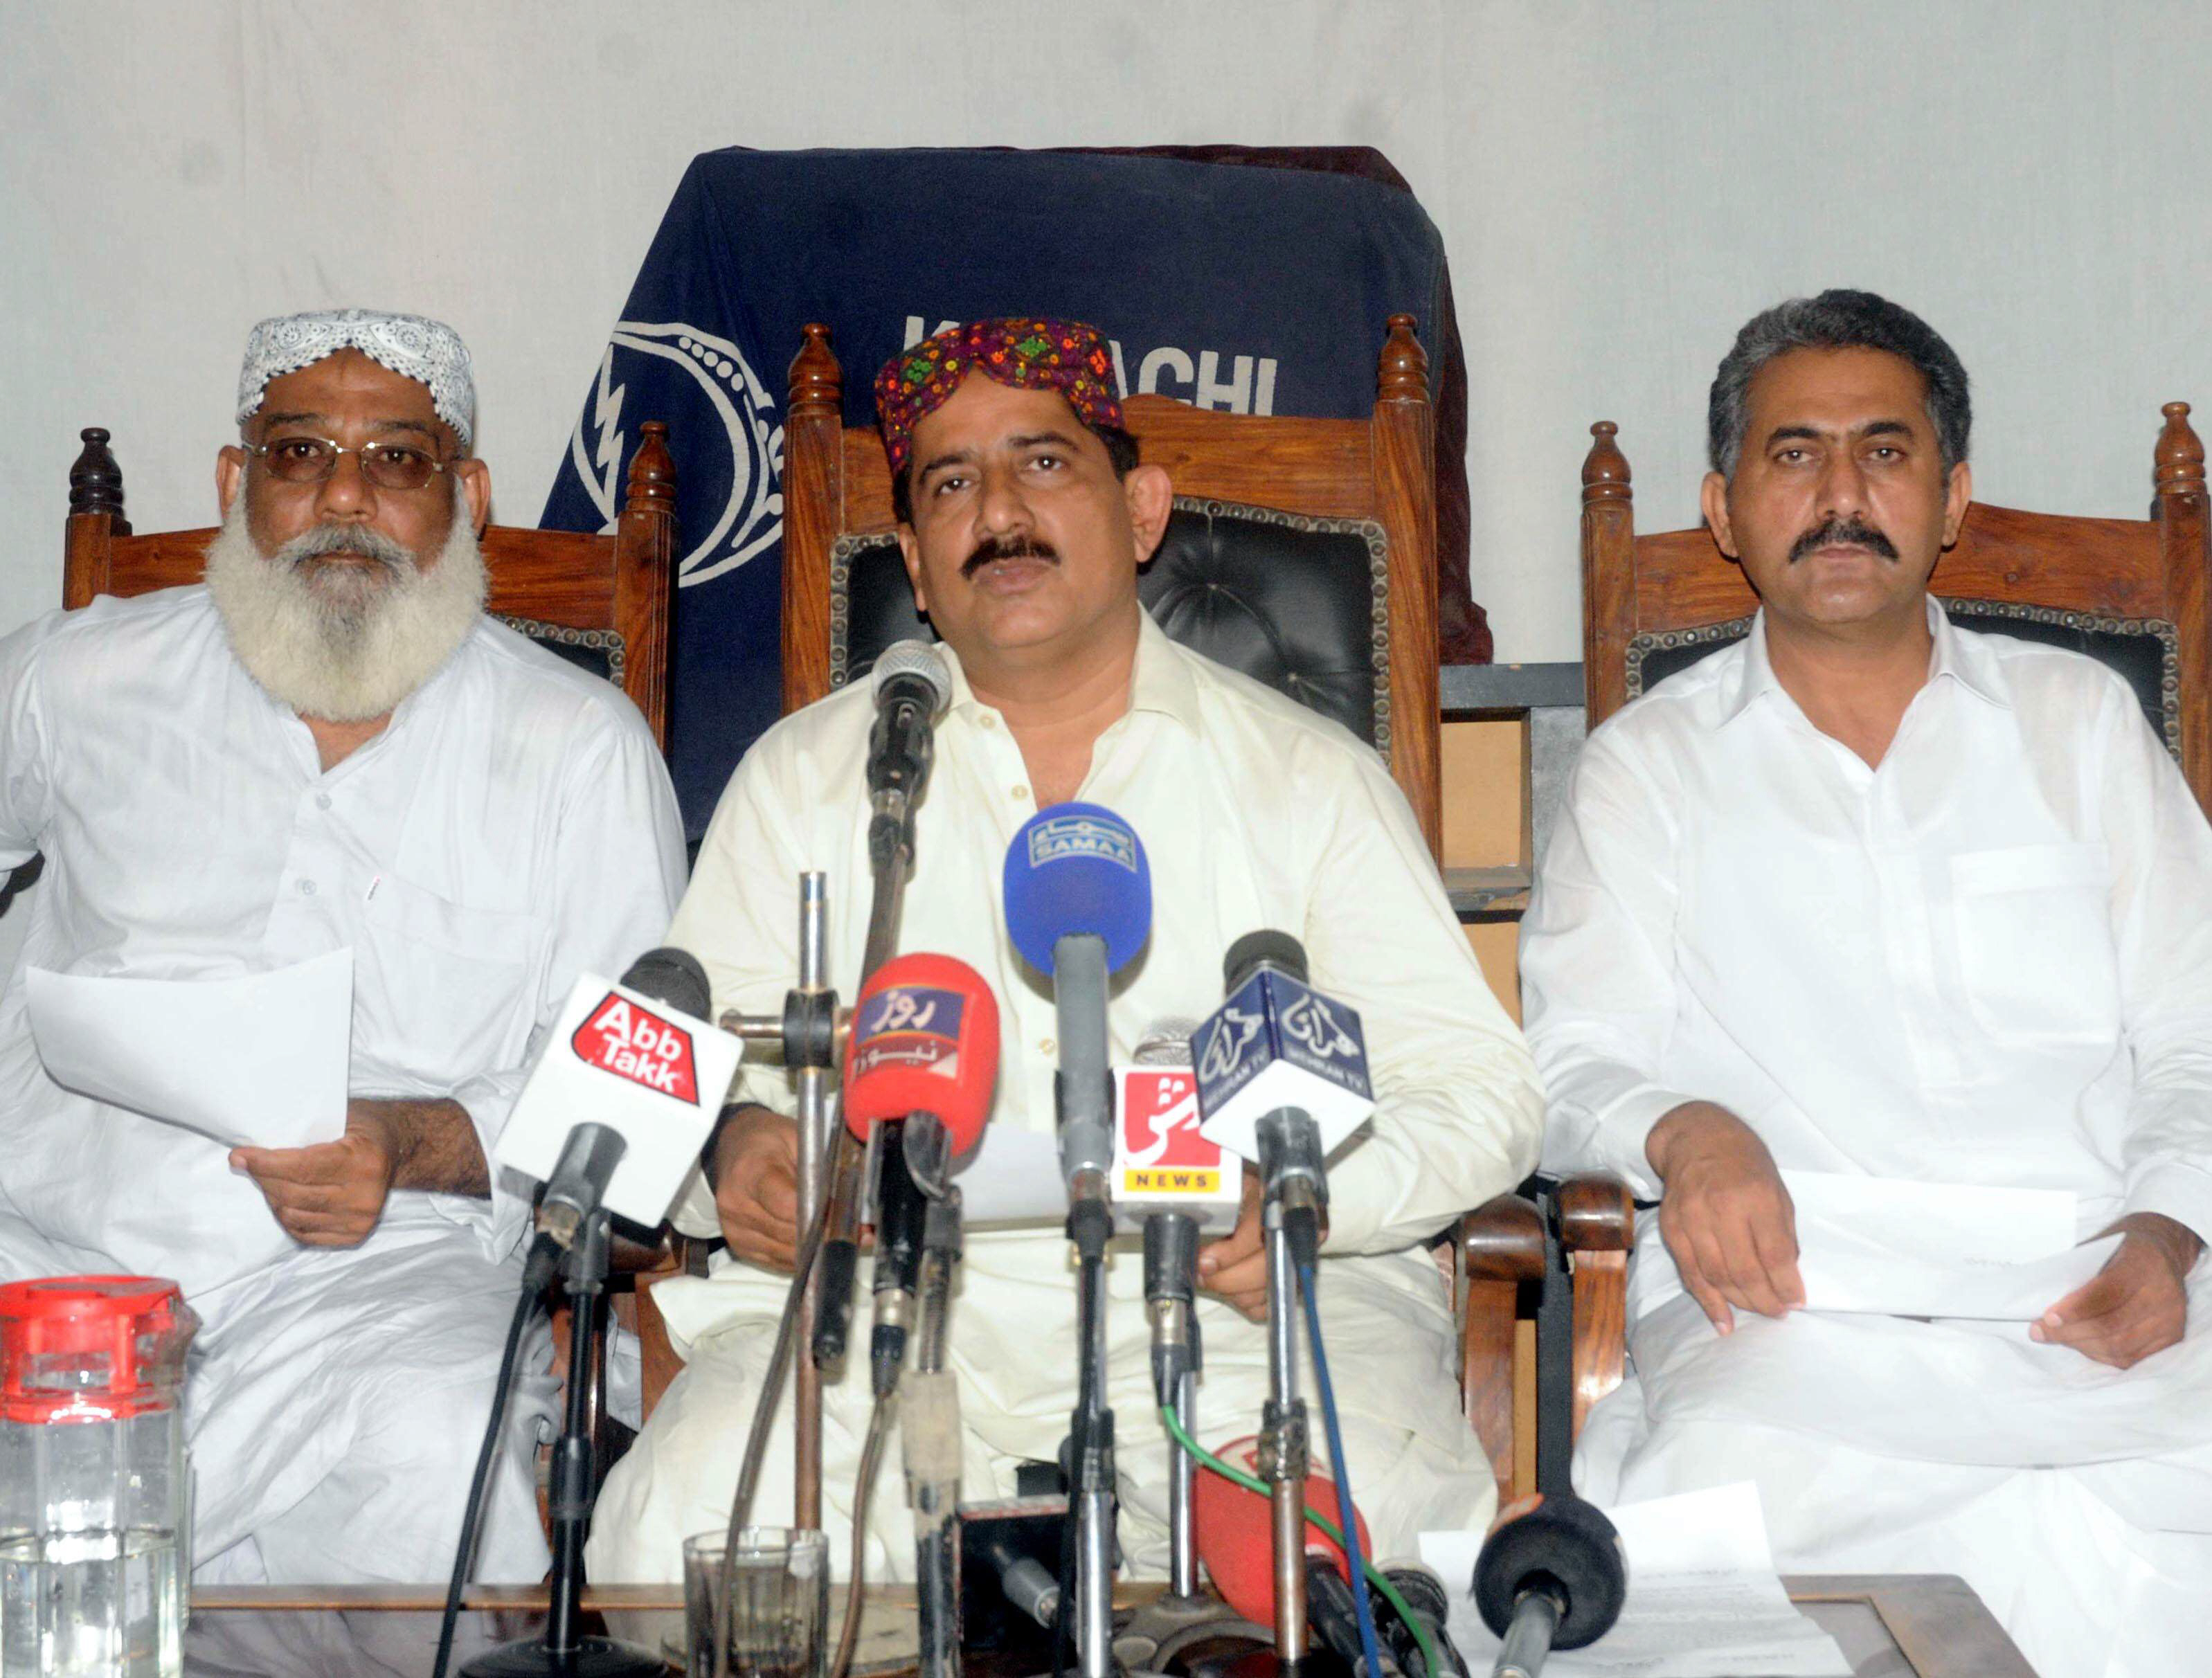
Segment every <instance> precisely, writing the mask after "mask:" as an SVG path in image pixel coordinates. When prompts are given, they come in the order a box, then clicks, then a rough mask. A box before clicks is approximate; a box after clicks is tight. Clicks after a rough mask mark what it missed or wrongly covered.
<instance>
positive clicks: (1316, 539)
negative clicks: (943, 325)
mask: <svg viewBox="0 0 2212 1678" xmlns="http://www.w3.org/2000/svg"><path fill="white" fill-rule="evenodd" d="M842 388H843V377H842V373H841V372H840V370H839V368H838V365H837V359H836V356H835V355H833V354H832V353H831V351H830V348H829V329H828V328H827V327H826V326H820V325H811V326H809V327H807V328H806V329H805V343H804V344H803V345H802V346H801V347H800V350H799V355H798V356H797V358H796V359H795V360H794V361H793V362H792V364H791V405H790V407H789V409H788V410H787V420H786V423H785V429H784V452H785V465H784V479H783V489H784V546H783V567H784V583H783V702H784V708H785V709H786V710H792V709H795V708H797V707H799V706H800V705H804V704H807V703H809V702H811V701H813V700H816V699H818V698H820V697H821V696H823V695H824V694H826V693H828V692H829V690H831V689H832V688H833V687H836V686H838V685H840V684H842V683H844V682H846V681H848V680H850V679H852V678H854V677H857V676H859V675H860V674H862V673H863V672H865V671H866V669H867V668H868V666H869V665H870V664H871V663H872V661H873V660H874V657H875V654H877V653H878V652H880V651H881V650H882V649H883V647H885V646H887V645H889V644H890V642H891V641H895V640H897V639H898V638H900V637H901V636H902V635H915V634H917V633H922V634H926V633H927V626H926V625H924V624H923V623H922V622H921V619H920V618H918V617H916V616H915V611H914V599H913V595H912V593H911V592H910V591H909V590H908V586H907V581H906V575H905V572H904V570H903V568H902V566H901V565H900V562H899V559H898V550H897V544H896V538H895V535H894V531H895V524H894V520H893V518H892V514H891V494H890V469H889V467H888V466H887V465H886V464H885V462H884V451H883V445H882V442H881V441H880V440H879V439H878V436H877V435H876V433H875V431H874V430H872V429H866V428H858V429H852V430H847V429H845V428H844V424H843V418H842ZM1126 413H1127V420H1128V426H1129V429H1130V431H1131V432H1132V433H1133V435H1135V437H1136V438H1137V441H1138V446H1139V450H1140V452H1141V454H1142V457H1143V459H1145V460H1146V461H1147V462H1150V463H1152V464H1155V465H1162V466H1164V467H1166V468H1167V470H1168V471H1169V472H1170V475H1171V476H1172V477H1173V478H1174V480H1175V486H1176V514H1175V516H1174V518H1173V520H1170V526H1169V533H1168V537H1167V538H1166V539H1165V540H1164V542H1163V543H1162V544H1161V550H1160V552H1159V554H1158V555H1157V556H1155V557H1154V558H1153V559H1152V561H1151V562H1150V563H1149V564H1148V565H1147V566H1146V570H1145V574H1144V575H1143V577H1142V578H1141V579H1140V581H1139V593H1141V594H1142V595H1143V597H1144V599H1145V602H1146V606H1147V607H1148V608H1149V609H1150V610H1151V611H1152V614H1153V616H1154V617H1156V618H1158V620H1159V622H1160V623H1161V625H1162V627H1163V628H1164V629H1166V630H1167V632H1168V633H1169V634H1170V635H1172V636H1174V637H1175V638H1176V640H1177V641H1182V643H1184V644H1185V645H1188V646H1192V647H1196V648H1197V649H1198V650H1199V651H1200V652H1203V653H1205V654H1207V655H1208V656H1209V657H1212V658H1214V659H1217V660H1219V661H1220V662H1222V663H1224V664H1226V665H1229V666H1231V667H1232V668H1236V669H1239V670H1243V671H1244V672H1246V673H1248V674H1249V675H1253V676H1255V677H1257V678H1260V679H1261V680H1262V681H1266V682H1268V683H1269V684H1272V685H1273V686H1275V687H1277V688H1279V689H1280V690H1282V691H1283V692H1285V693H1287V694H1289V695H1290V696H1291V697H1293V698H1295V699H1297V700H1299V701H1301V702H1304V703H1306V704H1309V705H1311V706H1312V707H1313V708H1315V709H1316V710H1318V711H1320V712H1322V714H1325V715H1329V716H1334V717H1335V718H1337V719H1338V720H1340V721H1342V722H1344V723H1345V724H1346V726H1347V727H1350V728H1352V730H1353V732H1354V733H1359V734H1361V735H1362V736H1363V737H1364V738H1365V739H1368V740H1370V742H1371V743H1373V744H1374V745H1376V748H1377V749H1378V750H1380V751H1383V754H1384V756H1385V757H1387V758H1388V760H1389V763H1390V768H1391V773H1392V774H1393V775H1395V777H1396V779H1397V781H1398V784H1399V786H1400V787H1401V788H1402V789H1403V790H1404V792H1405V793H1406V797H1407V800H1408V802H1410V803H1411V804H1412V806H1413V811H1414V813H1415V814H1416V815H1417V816H1418V817H1419V819H1420V822H1421V826H1422V831H1423V832H1424V833H1425V835H1426V836H1427V838H1428V842H1429V847H1430V849H1431V851H1432V852H1433V851H1435V850H1436V848H1437V843H1438V837H1439V830H1440V825H1441V820H1442V816H1441V808H1442V806H1441V794H1440V792H1439V788H1438V782H1437V752H1438V737H1437V567H1436V501H1435V494H1436V474H1435V471H1434V449H1435V441H1434V436H1433V421H1432V416H1431V407H1430V401H1429V388H1428V361H1427V357H1426V356H1425V354H1424V353H1423V352H1422V350H1421V346H1420V344H1419V340H1418V339H1417V338H1416V337H1415V336H1414V332H1413V317H1412V316H1410V315H1393V316H1391V317H1390V321H1389V332H1388V337H1387V338H1386V340H1385V342H1384V344H1383V353H1382V356H1381V362H1380V368H1379V371H1378V375H1377V381H1376V403H1375V408H1374V411H1373V413H1372V415H1371V416H1370V417H1369V418H1366V419H1351V420H1328V419H1299V418H1291V417H1285V416H1270V415H1244V414H1230V413H1220V412H1213V411H1210V410H1203V409H1198V408H1193V407H1190V406H1188V405H1187V404H1183V403H1180V402H1175V401H1170V400H1169V399H1167V398H1164V397H1154V396H1138V397H1133V398H1131V399H1130V400H1129V401H1128V403H1127V404H1126Z"/></svg>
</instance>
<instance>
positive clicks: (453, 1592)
mask: <svg viewBox="0 0 2212 1678" xmlns="http://www.w3.org/2000/svg"><path fill="white" fill-rule="evenodd" d="M530 1259H531V1262H530V1263H529V1264H528V1265H527V1266H526V1267H525V1268H524V1271H523V1282H524V1286H523V1287H522V1290H521V1292H520V1293H519V1294H518V1295H517V1296H516V1298H515V1301H514V1316H513V1319H512V1320H511V1321H509V1322H508V1323H507V1349H506V1350H505V1351H503V1352H501V1353H500V1358H499V1386H498V1389H497V1390H496V1391H495V1392H494V1393H493V1395H492V1401H491V1420H489V1422H487V1423H486V1424H485V1425H484V1436H483V1447H482V1449H480V1450H478V1451H477V1471H476V1474H475V1475H474V1477H473V1478H471V1480H470V1481H469V1505H468V1508H467V1510H466V1511H465V1512H464V1513H463V1514H462V1516H461V1541H460V1542H459V1544H458V1545H456V1546H455V1547H454V1550H453V1578H451V1579H450V1580H448V1581H447V1584H446V1611H445V1613H444V1614H443V1615H442V1616H441V1618H440V1619H439V1621H438V1659H437V1663H436V1664H435V1665H434V1666H433V1667H432V1668H431V1669H430V1678H446V1668H447V1663H449V1662H451V1661H452V1659H453V1628H454V1626H456V1625H457V1624H458V1623H459V1620H460V1614H461V1593H462V1592H463V1591H464V1590H466V1589H467V1588H468V1579H469V1563H470V1560H471V1558H472V1557H473V1556H474V1554H475V1552H476V1547H477V1523H478V1522H479V1520H480V1519H481V1518H482V1517H483V1496H484V1486H485V1485H486V1484H487V1483H488V1482H489V1480H490V1479H491V1465H492V1459H493V1458H494V1457H495V1456H498V1455H499V1435H500V1429H501V1426H503V1425H504V1424H505V1422H506V1420H507V1389H508V1386H509V1383H512V1382H513V1379H514V1360H515V1358H516V1356H517V1355H518V1354H519V1353H520V1351H521V1349H522V1335H523V1331H524V1330H525V1329H526V1328H529V1326H530V1321H531V1319H532V1317H534V1316H537V1315H538V1301H539V1299H540V1298H543V1297H544V1292H545V1283H544V1280H538V1277H539V1274H540V1268H541V1267H540V1264H539V1249H536V1248H533V1249H532V1252H531V1255H530ZM533 1281H536V1282H537V1285H536V1286H531V1284H532V1282H533Z"/></svg>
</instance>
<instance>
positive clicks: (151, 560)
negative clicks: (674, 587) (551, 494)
mask: <svg viewBox="0 0 2212 1678" xmlns="http://www.w3.org/2000/svg"><path fill="white" fill-rule="evenodd" d="M641 430H642V433H643V441H641V443H640V444H639V446H638V450H637V453H636V454H635V456H633V457H632V459H631V460H630V467H629V492H628V494H627V495H625V496H624V497H623V510H622V516H621V519H620V520H619V521H618V522H617V526H616V527H615V530H614V532H613V533H612V534H611V535H605V536H594V535H590V534H581V533H578V532H572V531H555V530H526V529H520V528H516V527H513V526H505V525H493V526H490V527H489V528H488V529H487V530H486V531H485V532H484V533H483V556H484V565H485V568H486V569H487V570H488V571H489V573H490V580H491V593H490V598H489V600H488V601H487V603H486V609H487V610H488V611H491V612H493V613H494V614H495V615H496V616H498V617H501V618H503V619H504V620H506V622H507V623H509V624H510V625H512V626H513V628H515V629H519V630H520V631H521V632H522V633H523V634H525V635H528V636H530V637H531V638H532V640H534V641H540V642H542V643H544V645H546V646H547V647H550V648H551V650H553V651H554V652H556V653H558V654H562V656H564V657H567V658H568V659H570V660H573V661H574V662H575V663H577V664H580V665H581V666H584V667H585V668H586V669H590V670H592V671H593V672H595V673H597V674H599V675H603V676H605V677H606V678H608V679H609V680H611V681H612V682H614V683H615V684H617V686H619V687H620V688H621V689H622V690H623V692H625V693H627V694H628V695H629V696H630V698H631V699H632V700H633V701H635V703H636V705H637V708H638V709H639V710H641V711H642V712H644V713H645V720H647V722H649V723H650V724H652V725H653V738H654V739H657V740H659V742H660V744H661V745H662V747H663V748H664V749H665V747H666V746H667V744H668V620H669V589H670V586H671V581H670V580H671V575H672V574H673V571H674V555H675V548H676V465H675V462H674V460H673V459H672V458H671V456H670V454H669V452H668V428H667V427H666V426H665V425H663V424H662V423H659V421H657V420H654V421H648V422H647V423H646V424H645V425H644V426H643V427H642V428H641ZM81 435H82V438H83V441H84V450H83V453H81V454H79V455H78V456H77V459H76V465H73V466H71V467H70V475H69V477H70V497H69V505H70V510H69V525H68V529H67V534H66V538H65V543H64V556H63V567H62V604H63V605H64V606H66V607H68V608H69V609H70V610H71V611H75V610H76V608H77V607H79V606H82V605H89V604H90V603H91V601H92V599H93V597H94V595H96V594H115V595H121V596H125V597H128V596H131V595H133V594H144V593H150V592H151V591H152V590H154V589H157V588H173V587H177V586H178V585H179V584H181V583H194V582H197V581H199V580H200V572H201V570H202V568H203V567H204V562H205V559H206V554H207V545H208V544H209V543H210V542H211V541H213V540H214V539H215V535H216V532H214V531H213V530H211V529H210V530H179V531H164V532H160V533H159V534H153V535H146V536H138V535H134V534H133V533H132V532H131V521H130V520H129V519H128V518H127V517H125V514H124V508H123V473H122V470H121V468H120V467H118V465H116V461H115V456H114V454H113V453H112V451H111V450H110V449H109V447H108V434H107V433H106V431H104V430H102V429H100V428H99V427H97V426H94V427H90V428H88V429H86V430H85V431H84V432H83V433H82V434H81Z"/></svg>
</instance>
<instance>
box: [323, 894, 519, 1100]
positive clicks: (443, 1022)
mask: <svg viewBox="0 0 2212 1678" xmlns="http://www.w3.org/2000/svg"><path fill="white" fill-rule="evenodd" d="M363 919H364V921H365V922H366V925H367V929H368V938H367V943H368V951H367V952H366V953H367V955H368V960H369V963H370V964H372V965H373V966H374V979H373V981H372V982H369V983H368V984H364V983H362V980H361V979H360V978H359V977H356V989H355V999H354V1006H355V1031H356V1042H355V1054H356V1061H368V1063H369V1065H370V1067H380V1068H382V1069H384V1070H386V1071H388V1072H391V1073H397V1074H399V1075H401V1076H402V1077H403V1078H404V1079H406V1081H409V1082H412V1083H416V1084H419V1085H422V1086H423V1087H425V1088H428V1089H430V1090H434V1091H437V1092H439V1093H445V1092H447V1091H451V1090H452V1089H453V1086H454V1085H458V1084H459V1083H461V1082H462V1081H463V1080H465V1079H470V1078H474V1077H477V1076H478V1075H480V1074H482V1073H487V1072H495V1071H498V1070H501V1069H502V1068H505V1067H517V1066H520V1064H521V1062H522V1057H523V1053H524V1050H525V1049H526V1046H527V1044H528V1042H529V1038H530V1031H531V1027H532V1024H533V1023H534V1021H535V1018H536V1013H537V1009H536V1006H535V1003H536V997H537V993H538V983H537V980H538V969H539V967H540V966H541V965H542V964H543V962H544V958H545V951H546V949H547V947H548V945H549V944H550V939H551V933H552V929H551V927H550V925H549V924H548V923H547V922H546V921H544V920H542V919H540V918H539V917H538V916H537V915H524V914H516V913H513V912H511V911H507V910H503V909H471V908H470V907H468V906H467V905H466V904H463V903H454V902H453V900H452V899H451V898H448V897H441V896H440V895H439V894H438V893H437V892H435V891H430V890H429V889H428V888H427V887H425V886H420V885H413V884H411V883H410V882H409V881H406V880H404V879H397V878H395V877H394V876H392V875H391V874H386V875H385V876H384V877H383V878H382V879H380V880H379V881H378V882H377V885H376V890H375V892H374V895H373V896H371V897H370V898H369V900H368V905H367V908H366V911H365V914H364V915H363ZM364 1037H366V1038H367V1041H366V1042H364V1041H363V1040H362V1039H363V1038H364Z"/></svg>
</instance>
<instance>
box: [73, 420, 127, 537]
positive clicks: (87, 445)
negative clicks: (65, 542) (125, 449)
mask: <svg viewBox="0 0 2212 1678" xmlns="http://www.w3.org/2000/svg"><path fill="white" fill-rule="evenodd" d="M77 435H78V436H79V437H80V438H82V440H83V441H84V448H83V450H82V453H79V454H78V455H77V457H76V463H75V464H74V465H71V466H70V470H69V485H70V493H69V509H70V513H71V514H78V513H105V514H107V515H108V517H109V518H111V519H115V520H120V519H121V518H122V517H123V468H122V467H121V466H119V465H117V464H116V461H115V456H114V454H113V453H112V451H111V450H110V449H109V448H108V447H107V441H108V434H107V432H106V430H105V429H102V428H101V427H100V426H97V425H88V426H87V427H85V429H83V430H82V431H80V432H79V433H78V434H77ZM130 528H131V527H130V526H128V525H125V526H123V528H122V529H121V530H120V531H118V532H117V534H118V535H127V534H129V533H130Z"/></svg>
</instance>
